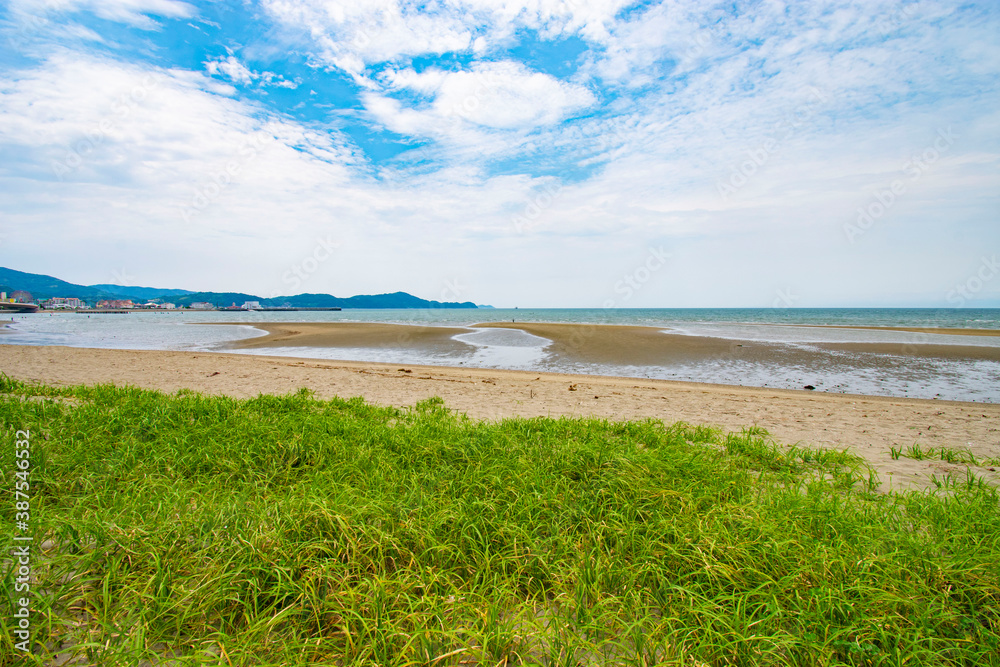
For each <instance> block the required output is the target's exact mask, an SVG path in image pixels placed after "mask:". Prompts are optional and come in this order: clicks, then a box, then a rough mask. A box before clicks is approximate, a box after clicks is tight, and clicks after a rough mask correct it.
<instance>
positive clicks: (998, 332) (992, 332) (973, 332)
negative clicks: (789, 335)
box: [775, 324, 1000, 336]
mask: <svg viewBox="0 0 1000 667" xmlns="http://www.w3.org/2000/svg"><path fill="white" fill-rule="evenodd" d="M775 326H789V327H815V328H819V329H866V330H871V331H908V332H911V333H924V334H941V335H945V336H1000V329H948V328H943V327H860V326H838V325H833V324H826V325H823V324H783V325H775Z"/></svg>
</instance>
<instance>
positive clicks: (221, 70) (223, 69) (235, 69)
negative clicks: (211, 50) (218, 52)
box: [205, 56, 259, 85]
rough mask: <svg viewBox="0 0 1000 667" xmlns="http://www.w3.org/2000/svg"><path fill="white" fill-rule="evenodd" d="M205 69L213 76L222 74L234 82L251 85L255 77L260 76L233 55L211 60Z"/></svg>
mask: <svg viewBox="0 0 1000 667" xmlns="http://www.w3.org/2000/svg"><path fill="white" fill-rule="evenodd" d="M205 70H206V71H207V72H208V73H209V74H211V75H212V76H216V75H221V76H224V77H226V78H227V79H229V80H231V81H233V82H234V83H241V84H243V85H249V84H251V83H253V80H254V79H256V78H258V77H259V75H258V74H256V73H254V72H251V71H250V70H249V69H247V67H246V65H244V64H243V63H241V62H240V61H239V60H237V59H236V58H234V57H233V56H227V57H225V58H219V59H218V60H209V61H208V62H206V63H205Z"/></svg>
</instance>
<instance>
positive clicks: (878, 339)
mask: <svg viewBox="0 0 1000 667" xmlns="http://www.w3.org/2000/svg"><path fill="white" fill-rule="evenodd" d="M12 319H13V320H14V322H13V324H11V325H8V327H7V328H6V329H4V330H3V331H4V333H3V334H0V344H14V345H69V346H75V347H98V348H118V349H161V350H199V351H226V350H227V348H226V346H227V344H228V343H230V342H231V341H234V340H238V339H241V338H247V337H251V336H257V335H263V333H264V332H263V331H261V330H259V329H255V328H253V325H254V324H255V323H265V322H307V321H308V322H336V321H341V322H386V323H399V324H419V325H424V326H451V327H470V326H472V325H474V324H477V323H480V322H509V321H511V320H514V321H517V322H566V323H582V324H619V325H642V326H655V327H661V328H662V329H663V330H664V331H668V332H670V333H674V334H688V335H694V336H710V337H716V338H722V339H726V340H731V341H733V348H732V349H733V350H734V351H735V350H738V343H739V342H740V341H743V342H746V341H752V342H755V343H759V344H764V345H770V346H775V347H776V348H786V349H791V350H799V351H812V352H815V351H817V350H819V349H820V348H818V347H817V346H818V345H821V344H824V343H864V342H872V343H887V344H891V345H893V346H896V345H898V346H899V347H898V349H899V350H900V351H901V352H900V354H874V353H867V352H866V353H857V352H833V351H826V350H824V351H823V354H822V355H821V356H822V361H821V362H817V363H810V364H802V363H790V362H780V361H774V360H772V361H759V360H758V361H751V360H748V359H746V358H741V356H740V355H739V354H737V353H734V354H731V355H724V356H723V357H719V358H714V359H708V360H701V361H697V362H691V363H684V364H676V363H675V364H673V365H664V366H655V365H646V366H622V365H610V364H597V363H587V362H585V361H576V362H569V361H566V360H565V359H556V358H554V357H551V356H550V355H548V353H547V352H546V346H547V344H548V342H549V341H547V340H546V339H544V338H538V337H536V336H529V335H528V334H525V333H524V332H521V331H517V330H513V329H496V330H479V331H477V330H475V329H469V331H468V332H467V333H464V334H460V335H459V336H458V337H457V338H458V340H460V341H462V342H465V343H467V344H468V348H467V352H465V353H461V354H454V353H453V354H441V353H434V352H433V351H430V350H426V351H420V350H413V349H394V348H392V347H385V346H382V347H378V348H363V347H362V348H268V349H261V350H253V351H246V352H245V353H246V354H257V355H260V354H264V355H281V356H297V357H308V358H321V359H345V360H355V361H378V362H390V363H409V364H431V365H447V366H466V367H478V368H510V369H522V370H538V371H549V372H564V373H590V374H598V375H617V376H629V377H648V378H660V379H671V380H687V381H697V382H712V383H721V384H735V385H745V386H767V387H777V388H789V389H801V388H802V387H803V386H805V385H807V384H808V385H812V386H815V387H816V388H817V390H819V391H830V392H843V393H859V394H871V395H883V396H907V397H918V398H937V399H946V400H947V399H950V400H968V401H989V402H1000V362H994V361H982V360H979V361H976V360H962V359H958V360H956V359H944V358H928V357H914V356H912V355H907V354H904V353H903V350H905V349H907V347H908V346H914V345H925V344H932V343H936V344H947V345H964V346H977V347H984V346H985V347H1000V337H995V336H956V335H949V334H948V331H947V330H948V329H950V328H975V329H1000V309H971V308H969V309H966V308H963V309H915V308H906V309H902V308H899V309H896V308H879V309H868V308H864V309H862V308H815V309H809V308H788V309H780V308H766V309H751V308H724V309H717V308H704V309H702V308H697V309H477V310H473V309H469V310H466V309H461V310H439V309H428V310H344V311H332V312H267V313H261V312H232V311H229V312H225V311H215V312H174V313H153V312H150V313H130V314H127V315H110V314H100V315H97V314H91V315H87V314H80V313H39V314H33V315H15V316H13V317H12ZM209 322H212V323H218V322H240V323H241V324H240V325H236V326H199V325H200V324H204V323H209ZM824 325H825V327H829V326H833V327H857V326H862V327H863V326H875V327H921V328H924V327H929V328H938V329H940V330H941V331H940V333H915V332H902V331H880V330H862V329H850V328H825V327H824ZM911 349H912V348H911ZM788 358H791V357H790V356H789V357H788ZM812 358H817V356H816V355H813V357H812Z"/></svg>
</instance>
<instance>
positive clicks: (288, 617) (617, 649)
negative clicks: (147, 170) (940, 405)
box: [0, 378, 1000, 666]
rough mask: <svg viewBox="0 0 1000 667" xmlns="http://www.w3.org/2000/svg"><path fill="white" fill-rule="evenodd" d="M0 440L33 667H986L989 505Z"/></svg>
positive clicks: (994, 518) (992, 529)
mask: <svg viewBox="0 0 1000 667" xmlns="http://www.w3.org/2000/svg"><path fill="white" fill-rule="evenodd" d="M0 422H2V425H3V429H4V436H5V437H4V439H3V445H2V447H0V449H2V452H0V468H2V470H3V474H4V485H5V486H4V488H5V489H8V490H10V489H12V488H13V483H14V481H13V471H14V469H15V467H14V454H13V451H14V433H15V431H16V430H18V429H30V431H31V442H32V445H33V453H32V458H31V461H32V466H33V468H32V477H31V480H32V496H33V497H32V501H31V502H32V519H31V521H32V525H33V528H34V531H35V535H36V544H40V543H41V542H42V541H43V540H49V541H50V543H49V544H47V545H46V550H45V552H44V554H39V553H37V552H36V553H35V556H34V559H35V561H34V569H35V572H34V574H35V577H36V580H37V586H39V587H40V591H41V592H40V594H39V595H38V596H37V597H36V598H35V600H34V602H33V627H34V629H35V633H36V638H37V639H38V640H39V641H40V642H41V643H40V644H39V645H38V646H36V655H35V656H34V658H35V660H36V661H37V663H38V664H44V663H45V661H46V660H48V659H50V658H51V653H56V652H59V653H62V650H61V649H60V645H61V643H62V642H74V643H75V644H74V647H73V648H72V649H71V651H75V652H76V653H78V654H79V655H81V656H86V657H87V660H88V661H89V663H91V664H98V665H135V664H138V662H139V661H140V660H143V659H150V660H154V661H158V664H184V665H201V664H222V665H300V664H301V665H310V664H321V665H382V666H385V665H435V666H438V665H440V666H444V665H457V664H476V665H490V666H493V665H517V664H532V665H592V664H594V665H599V664H607V665H637V666H638V665H661V664H662V665H687V666H692V665H706V664H707V665H835V664H850V665H991V664H1000V659H998V657H997V656H998V655H1000V505H998V495H997V491H996V489H994V488H992V487H991V486H989V485H985V484H977V483H971V484H968V483H966V482H965V481H961V482H954V483H950V484H945V485H944V486H945V488H943V489H941V490H940V491H935V492H934V493H930V492H925V493H918V492H909V493H906V494H895V493H894V494H888V495H883V494H879V493H876V492H875V491H874V489H875V488H877V479H875V478H874V476H873V475H872V474H871V473H870V471H869V470H868V468H867V467H866V466H863V465H862V464H861V462H860V461H859V460H858V459H856V458H854V457H852V456H850V455H848V454H845V453H842V452H830V451H813V450H808V449H803V448H790V449H789V448H783V447H779V446H776V445H775V444H773V443H772V442H771V441H770V440H769V439H768V437H767V434H766V433H765V432H763V431H761V430H758V429H749V430H745V431H743V432H741V433H730V434H724V433H721V432H718V431H716V430H713V429H709V428H705V427H692V426H688V425H685V424H674V425H664V424H662V423H659V422H656V421H645V422H609V421H604V420H593V419H543V418H537V419H508V420H503V421H499V422H479V421H473V420H470V419H467V418H464V417H462V416H457V415H455V414H454V413H452V412H450V411H448V410H447V409H446V408H445V406H444V405H443V404H442V402H441V401H440V399H431V400H428V401H425V402H423V403H420V404H418V405H417V406H416V407H415V408H413V409H410V410H399V409H393V408H381V407H375V406H371V405H367V404H365V403H364V402H363V401H362V400H361V399H351V400H340V399H333V400H330V401H321V400H317V399H315V398H313V397H312V396H311V395H310V394H309V393H308V392H306V391H301V392H299V393H298V394H294V395H289V396H280V397H275V396H261V397H259V398H255V399H250V400H236V399H230V398H219V397H206V396H202V395H198V394H194V393H190V392H180V393H178V394H175V395H166V394H162V393H157V392H152V391H145V390H139V389H134V388H116V387H112V386H97V387H73V388H65V389H62V388H60V389H56V388H51V387H36V386H28V385H25V384H22V383H19V382H15V381H12V380H8V379H6V378H0ZM11 496H12V493H10V492H8V494H6V495H5V498H8V500H7V501H5V502H4V503H3V506H2V507H0V514H2V516H3V517H4V519H5V525H6V526H12V522H13V520H14V507H13V498H12V497H11ZM13 532H14V531H13V530H12V529H7V530H4V531H3V534H2V536H0V542H2V547H3V552H4V553H5V554H9V553H10V549H11V547H12V546H13V542H12V535H13ZM3 575H4V577H5V578H4V579H3V581H2V583H0V590H2V592H3V593H2V595H0V600H2V602H0V606H5V605H9V604H12V598H13V577H12V575H11V567H10V561H9V558H8V560H7V561H6V562H5V563H4V567H3ZM0 611H3V613H2V614H0V624H4V625H5V627H4V628H3V636H2V637H0V663H3V661H4V660H5V659H6V658H5V657H4V656H11V655H13V647H12V643H11V642H12V640H11V625H12V619H11V617H10V613H8V612H7V611H6V609H3V610H0ZM46 646H47V647H48V648H46ZM167 658H172V659H173V660H175V661H176V662H171V660H169V659H167ZM29 663H30V659H29Z"/></svg>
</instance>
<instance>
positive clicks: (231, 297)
mask: <svg viewBox="0 0 1000 667" xmlns="http://www.w3.org/2000/svg"><path fill="white" fill-rule="evenodd" d="M171 301H172V302H173V303H175V304H177V305H178V306H190V305H191V304H192V303H197V302H199V301H200V302H206V303H210V304H212V305H213V306H216V307H218V308H224V307H226V306H231V305H233V304H234V303H235V304H236V305H237V306H242V305H243V302H245V301H257V302H259V303H260V305H261V306H264V307H265V308H277V307H281V306H291V307H293V308H367V309H377V308H478V306H476V304H474V303H472V302H471V301H465V302H463V303H457V302H454V301H448V302H441V301H428V300H426V299H421V298H419V297H415V296H413V295H412V294H407V293H406V292H394V293H393V294H364V295H360V296H351V297H347V298H341V297H336V296H333V295H331V294H296V295H295V296H277V297H274V298H270V299H266V298H264V297H259V296H254V295H253V294H243V293H241V292H192V293H190V294H185V295H183V296H178V297H171Z"/></svg>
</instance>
